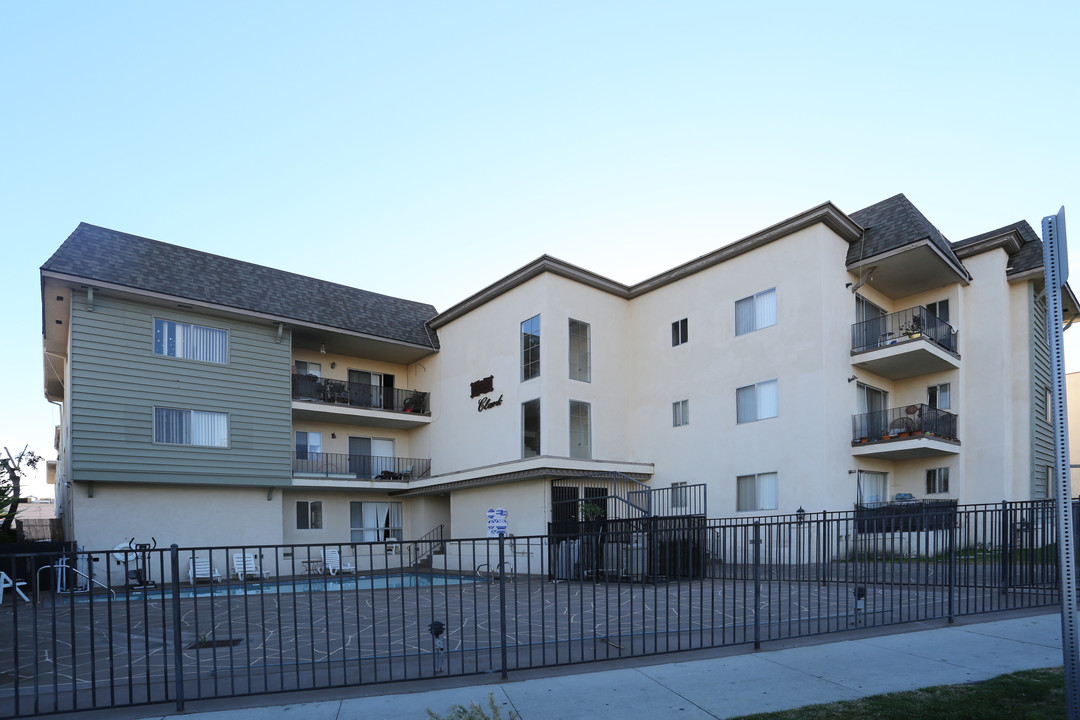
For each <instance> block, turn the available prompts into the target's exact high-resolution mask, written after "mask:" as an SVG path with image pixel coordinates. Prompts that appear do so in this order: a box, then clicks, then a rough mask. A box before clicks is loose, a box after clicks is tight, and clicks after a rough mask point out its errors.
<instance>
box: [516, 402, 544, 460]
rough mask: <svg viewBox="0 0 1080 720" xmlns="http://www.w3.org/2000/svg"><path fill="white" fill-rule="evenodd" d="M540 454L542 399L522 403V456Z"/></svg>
mask: <svg viewBox="0 0 1080 720" xmlns="http://www.w3.org/2000/svg"><path fill="white" fill-rule="evenodd" d="M539 454H540V400H539V399H537V400H529V401H528V402H523V403H521V457H523V458H528V457H536V456H537V455H539Z"/></svg>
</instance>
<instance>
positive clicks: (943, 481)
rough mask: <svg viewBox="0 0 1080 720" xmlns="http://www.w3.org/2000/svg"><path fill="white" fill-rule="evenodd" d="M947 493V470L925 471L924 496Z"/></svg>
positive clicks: (945, 468)
mask: <svg viewBox="0 0 1080 720" xmlns="http://www.w3.org/2000/svg"><path fill="white" fill-rule="evenodd" d="M947 492H949V468H947V467H943V468H931V469H930V470H927V471H926V494H927V495H934V494H936V493H947Z"/></svg>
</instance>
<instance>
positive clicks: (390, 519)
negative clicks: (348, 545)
mask: <svg viewBox="0 0 1080 720" xmlns="http://www.w3.org/2000/svg"><path fill="white" fill-rule="evenodd" d="M356 505H359V506H360V508H359V510H360V525H359V526H357V525H355V524H354V523H353V515H354V512H353V510H354V506H356ZM365 505H366V506H367V507H365ZM365 511H373V512H365ZM372 516H374V521H375V522H374V524H372V525H369V524H368V520H369V519H372ZM395 521H397V524H396V525H395V524H394V522H395ZM404 537H405V513H404V510H403V508H402V503H401V502H400V501H392V500H391V501H386V500H373V501H369V500H363V501H361V500H352V501H350V502H349V541H350V542H354V543H361V542H400V541H401V540H402V539H403V538H404ZM388 549H389V548H388Z"/></svg>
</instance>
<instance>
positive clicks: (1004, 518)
mask: <svg viewBox="0 0 1080 720" xmlns="http://www.w3.org/2000/svg"><path fill="white" fill-rule="evenodd" d="M1010 555H1012V547H1011V546H1010V542H1009V507H1008V505H1007V504H1006V503H1005V501H1004V500H1002V501H1001V594H1002V595H1006V594H1008V592H1009V564H1010V563H1009V560H1010Z"/></svg>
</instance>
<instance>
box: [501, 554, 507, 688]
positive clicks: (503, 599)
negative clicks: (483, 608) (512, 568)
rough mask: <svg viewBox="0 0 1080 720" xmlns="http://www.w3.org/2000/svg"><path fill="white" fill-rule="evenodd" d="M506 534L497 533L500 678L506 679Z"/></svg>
mask: <svg viewBox="0 0 1080 720" xmlns="http://www.w3.org/2000/svg"><path fill="white" fill-rule="evenodd" d="M505 570H506V534H505V533H499V632H500V634H501V635H502V641H501V645H502V650H501V652H502V679H503V680H505V679H506V572H505Z"/></svg>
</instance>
